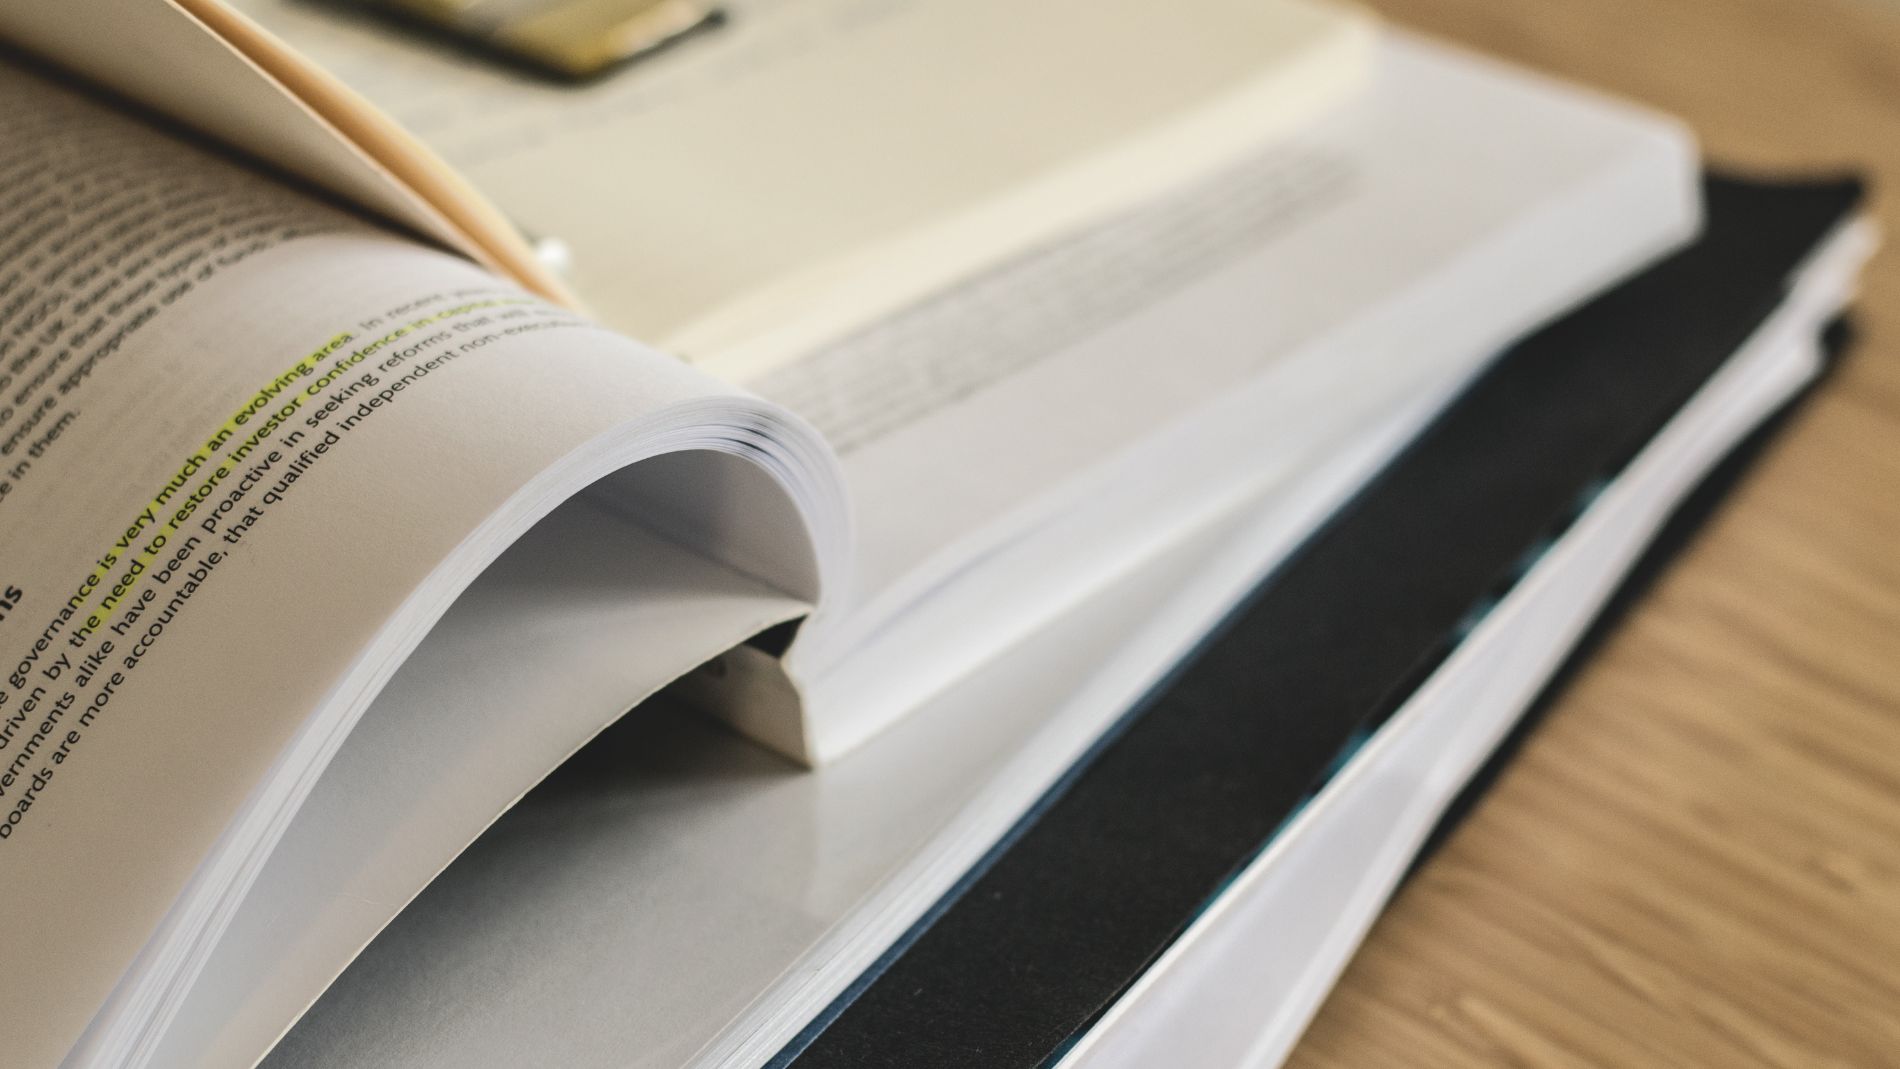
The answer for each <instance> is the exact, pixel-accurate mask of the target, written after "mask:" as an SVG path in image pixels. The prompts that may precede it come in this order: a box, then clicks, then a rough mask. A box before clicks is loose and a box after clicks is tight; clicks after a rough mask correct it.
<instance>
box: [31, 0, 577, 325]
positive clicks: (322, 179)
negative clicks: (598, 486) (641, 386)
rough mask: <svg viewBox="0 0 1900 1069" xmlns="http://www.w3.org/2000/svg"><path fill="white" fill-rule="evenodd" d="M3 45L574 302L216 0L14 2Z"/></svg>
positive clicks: (503, 223)
mask: <svg viewBox="0 0 1900 1069" xmlns="http://www.w3.org/2000/svg"><path fill="white" fill-rule="evenodd" d="M0 42H6V43H10V44H13V45H15V46H17V47H19V48H22V49H24V50H25V51H27V52H29V53H31V54H32V55H34V56H35V57H36V58H38V59H40V60H43V61H45V62H48V63H51V64H53V65H55V66H58V67H60V68H63V69H65V70H67V71H70V72H72V73H74V74H77V75H78V76H80V77H82V78H84V79H86V80H87V81H89V82H90V83H92V84H94V85H97V86H99V87H101V88H103V89H106V90H108V91H110V92H113V93H117V94H120V95H122V96H124V97H126V98H127V99H129V100H131V101H133V102H135V103H137V104H138V105H140V106H142V107H146V108H150V109H152V110H154V111H157V112H159V113H161V114H163V115H166V116H167V117H169V118H172V119H174V120H176V121H178V122H181V123H183V124H185V125H186V126H189V127H191V128H192V129H194V130H197V131H199V132H201V133H204V134H207V135H209V136H211V137H213V138H216V139H218V140H220V141H222V142H223V143H224V144H225V145H226V146H227V147H228V148H231V149H233V150H235V151H238V152H242V153H244V154H246V155H248V156H251V157H253V158H256V159H258V160H262V161H264V162H266V163H268V164H270V165H272V166H274V167H278V168H281V169H282V170H284V171H285V172H286V173H288V174H291V175H294V176H295V177H297V178H299V179H301V180H303V181H306V182H309V183H310V184H312V185H314V186H317V187H318V188H320V189H324V190H327V191H329V192H331V193H333V194H336V195H337V196H340V197H342V198H344V199H345V200H348V201H349V202H350V203H352V204H354V205H356V206H357V207H359V208H361V209H363V210H364V211H366V212H369V213H371V214H373V215H376V216H378V217H380V218H382V219H386V220H388V221H390V222H392V223H395V224H397V225H399V226H403V227H406V228H408V229H409V230H411V231H412V232H414V233H416V234H418V235H420V236H422V237H425V238H428V239H430V240H433V241H435V242H438V243H440V244H441V245H442V246H443V247H445V248H449V249H454V250H456V251H457V252H460V253H462V254H463V255H465V256H468V257H469V258H470V259H473V260H475V261H476V262H477V263H480V264H483V265H484V266H487V267H489V268H491V269H494V270H496V271H499V272H502V273H505V274H507V275H508V276H509V277H511V278H513V279H515V280H516V281H519V282H520V283H521V284H522V285H524V286H526V287H527V288H529V289H531V290H533V291H534V292H536V293H539V294H541V295H542V296H544V297H548V298H549V299H551V300H554V301H556V302H558V303H563V304H572V303H574V302H573V297H572V295H571V294H569V293H568V291H567V288H566V286H565V285H564V284H563V283H562V282H561V281H560V279H559V278H558V277H556V276H555V275H554V273H553V272H552V271H551V270H550V269H548V268H547V266H546V265H544V264H542V263H541V262H540V261H539V260H538V259H537V258H536V257H535V256H534V254H533V253H532V252H531V251H530V250H529V248H528V246H527V243H526V242H524V241H523V240H522V238H521V235H520V233H519V232H518V231H517V230H516V229H515V227H514V226H513V225H512V224H511V223H509V222H508V221H507V220H506V219H505V218H504V217H502V216H501V215H500V214H499V213H498V212H497V211H496V210H495V209H494V208H493V206H491V205H490V204H489V203H488V202H487V201H486V200H484V199H483V198H482V197H481V196H480V195H479V194H477V193H476V192H475V191H474V190H473V189H470V188H469V187H468V186H467V184H466V183H465V182H463V181H462V180H461V178H460V177H459V176H457V175H456V174H455V173H454V172H453V171H451V170H450V169H449V168H448V167H447V166H446V165H444V164H443V163H442V162H441V161H440V160H439V159H437V158H436V157H435V155H434V154H433V153H431V152H429V151H428V149H427V148H425V147H424V146H423V145H422V144H421V143H420V142H418V141H416V140H415V139H414V138H413V137H410V136H409V135H408V134H407V133H405V132H404V131H403V130H402V129H401V128H400V127H397V126H396V125H395V124H394V123H392V122H390V121H389V120H388V119H387V118H386V117H384V116H383V114H382V113H381V112H379V111H377V110H376V109H375V108H373V107H370V106H369V105H367V104H366V103H364V102H363V101H362V100H361V98H359V97H357V96H356V95H355V94H353V93H351V92H350V91H349V90H348V89H347V88H345V87H344V86H343V85H342V84H341V83H339V82H337V81H336V80H335V79H334V78H331V77H330V76H329V75H327V74H326V73H325V72H323V71H322V70H321V69H319V68H317V67H315V66H314V65H312V64H311V63H309V62H308V61H307V60H305V59H304V58H303V57H301V56H300V55H298V54H296V53H295V52H293V51H291V50H289V49H286V48H284V47H282V45H281V44H280V43H279V42H277V41H276V40H275V39H274V38H272V37H270V35H268V34H265V33H262V32H261V31H259V30H258V29H257V27H256V26H255V25H253V24H252V23H251V22H250V21H249V20H248V19H245V18H243V16H241V15H238V14H237V13H236V12H234V11H232V10H231V9H230V8H228V7H226V6H225V5H224V4H222V3H220V2H219V0H65V2H63V3H60V4H57V5H42V4H16V5H11V6H8V7H5V8H0Z"/></svg>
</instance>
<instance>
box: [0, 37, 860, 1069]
mask: <svg viewBox="0 0 1900 1069" xmlns="http://www.w3.org/2000/svg"><path fill="white" fill-rule="evenodd" d="M0 144H5V145H6V146H7V147H8V150H9V151H8V153H7V154H6V155H5V157H4V158H3V159H0V234H4V235H5V241H6V245H7V247H6V248H5V249H4V250H3V251H0V265H3V266H4V273H3V274H0V380H4V383H5V386H4V402H3V403H0V606H3V607H0V653H3V657H0V659H3V660H4V664H5V669H4V675H3V676H0V888H4V894H5V896H6V899H7V901H8V904H9V908H10V909H11V910H14V911H17V915H19V916H22V917H26V916H31V917H35V918H39V919H40V920H41V922H42V923H38V924H34V925H9V926H7V927H6V928H5V930H4V931H0V998H4V999H5V1000H6V1002H7V1003H8V1005H9V1006H10V1012H9V1020H10V1022H11V1023H10V1027H9V1035H8V1040H7V1059H8V1061H9V1064H18V1065H52V1064H57V1063H59V1062H61V1060H62V1059H66V1060H67V1061H68V1063H69V1064H112V1065H119V1064H128V1063H136V1062H138V1061H139V1060H141V1059H142V1058H143V1057H144V1054H145V1053H146V1052H149V1050H150V1049H151V1048H152V1045H153V1044H154V1043H155V1042H156V1041H157V1039H158V1037H159V1035H160V1033H161V1032H162V1031H163V1028H164V1025H165V1022H166V1021H167V1020H168V1018H169V1015H170V1014H171V1012H172V1011H173V1010H174V1009H175V1007H176V1006H177V1005H178V1003H179V1001H180V1000H181V999H182V998H183V996H184V994H185V992H186V991H187V990H188V989H189V987H190V986H191V984H192V982H193V980H194V977H195V976H196V974H197V972H198V970H199V968H200V967H201V966H202V964H203V962H204V961H205V959H206V957H207V955H208V954H209V953H210V952H211V950H212V948H213V947H214V946H215V945H216V943H217V942H218V940H219V938H220V936H221V934H222V932H223V931H224V929H225V927H226V926H227V925H228V923H229V921H230V919H231V917H232V915H233V913H234V911H235V910H236V908H237V906H238V904H239V903H240V902H241V901H242V900H243V898H244V897H245V894H246V890H247V888H248V887H249V886H250V885H251V883H252V882H253V880H254V879H255V878H256V876H257V874H258V873H259V871H260V870H261V869H262V867H263V865H264V863H265V861H266V860H267V859H268V858H269V857H270V855H271V853H272V850H273V847H274V846H275V844H277V843H278V842H279V840H280V839H282V837H283V836H284V835H285V833H286V830H287V829H288V828H290V827H292V826H293V822H294V820H295V818H297V817H298V816H299V813H300V810H301V809H302V808H303V803H304V802H305V800H306V799H307V798H309V797H310V796H311V792H312V790H313V788H315V787H317V786H318V785H319V784H320V783H321V782H323V781H324V779H325V777H326V773H325V769H326V766H328V765H329V764H330V763H331V761H332V758H333V757H334V756H335V755H336V754H337V753H338V752H339V748H341V747H344V746H345V745H346V744H347V742H348V741H349V740H350V739H351V738H352V737H354V736H355V734H356V732H358V731H361V730H368V729H367V728H366V727H365V726H364V725H365V724H369V725H372V726H373V727H374V729H375V730H374V732H373V734H372V735H371V736H369V737H371V738H373V739H374V740H375V741H376V744H377V745H378V746H379V747H380V750H381V753H382V754H383V755H384V756H386V757H388V758H389V760H388V761H387V762H385V763H382V764H377V763H376V762H375V761H369V762H367V763H364V762H358V763H355V764H353V765H350V766H349V770H350V771H352V772H353V773H354V774H355V778H353V779H352V780H350V781H349V783H348V787H349V789H350V790H351V791H353V792H354V797H355V798H356V799H358V800H362V799H369V800H372V801H378V802H379V803H380V804H378V805H374V806H371V807H370V808H369V809H368V810H367V811H366V812H367V813H368V815H367V817H365V818H364V819H365V820H368V821H383V822H386V829H387V831H388V835H387V836H385V837H383V839H382V840H381V842H380V845H379V847H378V848H379V849H382V850H384V851H386V852H387V853H386V855H377V858H378V860H381V859H383V858H384V857H386V856H396V859H397V860H400V861H401V862H402V863H403V864H406V865H408V866H410V867H408V868H404V869H401V871H402V872H403V873H404V876H403V880H402V881H398V882H399V883H400V882H404V881H406V882H407V883H409V884H413V886H404V887H400V888H397V887H392V888H390V889H388V890H386V892H385V893H386V894H387V895H389V896H391V898H392V900H394V901H396V903H397V904H398V905H399V904H400V899H401V898H402V897H403V896H405V895H408V894H413V893H414V892H415V890H417V889H419V887H420V885H421V881H425V880H426V879H427V878H428V876H430V875H432V874H433V871H434V869H435V868H439V867H440V865H441V864H443V863H445V862H446V859H447V858H448V857H451V856H453V854H454V852H455V851H457V850H459V849H460V847H461V846H462V845H464V844H465V843H466V842H467V841H469V839H471V838H472V837H473V836H474V835H475V834H476V833H478V832H479V831H480V829H481V827H482V826H483V825H485V824H486V823H487V822H488V821H490V820H492V819H493V818H494V816H496V815H497V814H498V813H500V812H501V811H502V810H503V809H505V808H506V807H507V806H508V805H510V804H512V802H513V801H514V800H515V799H516V798H517V797H519V796H520V794H521V793H522V792H523V791H525V790H526V789H527V788H528V787H529V786H531V785H532V784H533V783H534V782H535V781H536V780H538V779H539V778H540V777H541V776H542V775H544V774H545V773H546V772H547V771H548V770H549V769H550V768H552V767H553V766H554V764H556V763H557V762H558V761H559V760H560V759H561V758H562V757H563V756H564V755H565V754H566V753H568V752H571V751H572V750H573V749H574V748H575V747H577V746H578V745H580V743H581V742H583V741H584V740H585V739H586V738H587V737H589V736H590V735H592V734H593V733H595V732H597V731H598V730H600V728H602V727H603V726H605V725H606V724H607V723H608V722H610V721H611V720H612V719H614V718H615V717H616V716H618V715H619V714H620V713H621V712H622V711H624V710H625V709H626V708H627V707H628V706H629V705H631V704H632V703H633V702H635V701H637V700H638V699H640V698H641V697H642V696H644V694H645V693H647V692H650V691H651V690H653V689H655V688H657V687H659V686H661V685H663V684H665V683H666V682H668V681H669V680H671V679H672V678H674V677H676V676H678V675H680V674H682V673H684V672H686V671H688V670H690V669H691V668H693V667H694V666H695V665H697V664H699V663H700V662H702V661H704V660H705V659H706V658H708V657H710V656H712V655H714V654H716V653H718V652H719V651H721V650H723V649H725V648H726V647H729V646H731V645H733V644H735V643H739V642H742V641H744V640H746V639H747V638H748V636H750V635H753V634H755V633H757V632H759V631H761V630H764V629H767V628H770V627H773V626H775V625H778V624H781V623H784V622H786V621H790V620H794V619H796V618H798V617H800V616H803V615H805V614H807V613H809V612H810V611H811V610H812V608H813V606H815V605H816V604H817V602H818V600H819V598H820V596H821V593H822V591H823V589H824V586H825V584H826V580H827V577H828V576H829V575H831V574H833V573H835V572H836V571H837V568H838V564H839V561H840V557H841V555H842V554H843V553H844V551H845V538H844V522H843V507H842V493H841V491H840V489H839V483H838V479H837V476H836V474H835V472H834V467H833V464H832V461H831V460H830V457H829V455H828V453H827V452H826V451H825V449H824V447H823V446H822V444H821V443H820V442H819V441H818V439H817V438H816V436H815V435H814V434H812V433H811V432H810V431H808V430H807V429H806V428H805V427H804V425H803V424H802V423H800V422H798V421H797V420H796V419H794V418H792V417H790V416H789V415H787V414H785V413H784V412H783V411H781V410H779V409H777V408H775V407H773V406H771V405H769V404H767V403H765V402H763V401H760V400H758V399H756V398H752V397H749V396H747V395H744V394H742V393H740V392H738V391H736V390H734V389H733V388H731V387H728V386H725V385H722V384H720V383H717V382H715V381H714V380H712V379H710V378H707V377H705V376H703V375H701V374H699V373H697V372H695V371H693V370H692V369H690V368H687V367H685V366H684V365H682V364H680V363H679V362H678V361H675V360H673V359H670V358H668V357H664V356H662V355H659V354H657V353H655V352H652V351H651V350H648V349H645V348H642V347H640V346H638V345H635V344H633V343H631V342H628V341H626V340H624V339H621V338H619V337H617V336H615V335H613V334H611V333H609V332H607V331H605V330H602V329H600V328H599V327H597V326H595V325H594V324H592V323H591V322H589V321H587V320H585V319H583V318H581V317H579V316H577V315H575V314H574V313H572V312H569V311H566V310H564V309H560V308H557V307H554V306H552V305H550V304H548V303H546V302H545V301H543V300H541V299H540V298H538V297H535V296H533V295H531V294H528V293H526V292H525V291H523V290H522V289H520V288H519V287H518V286H516V285H515V284H513V283H510V282H505V281H502V280H501V279H499V278H497V277H495V276H494V275H491V274H489V273H488V272H486V271H484V270H482V269H480V268H478V267H477V266H475V265H474V264H471V263H469V262H468V261H466V260H464V259H460V258H457V257H454V256H450V255H448V254H446V253H443V252H441V251H437V250H434V249H430V248H426V247H423V246H421V245H418V244H416V243H414V242H413V241H411V240H408V239H405V238H400V237H397V236H395V235H392V234H390V233H388V232H385V231H383V230H381V229H379V228H378V227H376V226H374V225H372V224H370V223H368V222H365V221H364V220H362V219H360V218H359V217H357V216H355V215H353V214H350V213H349V212H347V211H345V210H343V209H341V208H338V207H335V206H333V205H331V204H329V203H326V202H322V201H319V200H317V199H314V198H312V197H310V196H308V195H306V194H304V193H302V192H299V191H297V190H294V189H292V188H290V187H288V186H285V185H282V184H279V183H278V182H276V181H274V180H273V179H271V178H270V177H268V176H265V175H263V174H260V173H258V172H255V171H252V170H250V169H248V168H247V167H245V166H242V165H240V164H237V163H234V162H232V161H229V160H226V159H224V158H222V157H219V156H217V155H215V154H213V153H211V152H208V151H206V150H205V149H204V148H202V147H200V146H199V145H196V144H194V143H192V142H191V141H189V140H186V139H182V138H180V137H178V136H175V135H173V134H171V133H168V132H166V131H163V130H160V129H158V128H155V127H153V126H150V125H147V124H145V123H143V122H140V121H139V120H137V119H135V118H132V117H130V116H128V115H125V114H123V113H121V112H119V111H117V110H115V109H113V108H112V107H111V106H109V105H107V104H104V103H102V102H100V101H99V100H95V99H93V98H90V97H87V96H85V95H82V94H80V93H78V92H75V91H72V90H68V89H65V88H61V87H59V86H57V85H55V84H54V83H52V82H50V81H48V80H46V79H45V78H44V77H42V76H41V75H40V74H38V73H36V72H34V71H32V70H30V69H28V68H26V67H24V66H21V65H18V64H13V63H0ZM531 531H532V532H533V534H532V537H531V538H530V539H529V541H527V542H525V543H522V544H521V545H520V546H518V547H517V548H516V550H515V551H513V552H512V553H510V555H509V556H508V557H507V559H506V560H504V561H503V563H504V567H503V568H502V569H501V570H500V571H498V572H497V571H493V570H492V569H491V565H493V564H494V562H496V561H497V560H498V559H499V558H502V557H503V555H504V553H509V547H510V546H512V545H515V544H516V543H517V542H518V541H519V540H520V539H522V536H523V535H524V534H527V533H529V532H531ZM485 573H488V575H489V577H488V578H486V579H479V582H480V584H481V585H480V586H479V589H478V591H477V596H474V597H473V598H472V600H470V599H465V600H466V604H462V603H461V602H458V598H460V596H461V595H463V593H464V591H466V590H467V589H468V588H469V587H470V586H471V584H476V583H478V577H483V576H484V574H485ZM615 599H619V600H615ZM457 605H460V606H461V607H460V608H459V609H456V610H453V612H454V613H455V616H454V619H455V621H456V622H457V625H458V626H460V627H461V628H462V629H463V631H462V633H464V634H467V633H471V630H470V629H471V628H472V633H474V634H476V635H478V636H480V635H487V636H489V637H490V638H494V637H495V636H500V640H499V641H490V642H487V643H486V644H484V643H483V642H481V641H477V642H473V643H464V644H463V645H461V646H459V647H456V649H457V650H458V651H459V652H458V653H457V654H456V655H455V656H454V657H450V658H447V659H446V660H444V659H441V658H438V659H437V660H436V661H434V662H426V661H425V662H424V663H431V664H433V665H434V668H433V669H432V670H433V671H434V672H435V673H436V674H437V676H438V677H440V678H441V679H446V680H448V681H450V682H455V681H458V680H474V679H487V680H490V681H492V687H495V688H500V687H505V686H519V685H520V681H521V680H523V679H539V680H540V681H541V685H542V686H544V687H547V688H554V687H560V686H563V685H564V684H565V683H566V682H568V681H567V680H566V679H564V678H563V677H561V676H560V675H558V674H554V675H552V676H550V674H548V673H546V672H542V671H540V669H541V668H542V667H544V664H542V663H538V662H541V661H544V660H545V659H546V658H557V659H558V657H557V655H558V653H559V651H560V650H562V649H563V648H566V647H569V646H572V647H575V648H585V649H588V650H590V651H594V652H596V653H598V651H599V650H601V649H602V648H603V644H609V645H612V646H614V647H615V648H617V649H620V650H622V651H623V652H622V653H621V654H620V659H619V661H618V663H616V664H614V665H613V667H612V670H611V671H610V672H606V673H605V674H604V675H602V676H600V677H598V678H597V679H595V680H594V684H595V685H592V686H590V687H589V688H584V689H583V690H582V691H581V692H579V693H581V694H582V697H583V699H584V700H577V701H575V702H571V703H568V704H569V707H570V708H569V709H568V711H567V712H565V713H564V714H563V715H562V716H560V717H554V716H547V715H546V714H543V716H542V717H540V718H534V719H529V718H525V717H523V716H520V715H516V716H512V717H511V716H508V715H506V714H507V713H508V710H507V709H505V708H504V709H501V710H499V711H498V712H497V713H496V715H493V716H486V717H484V718H475V717H470V718H467V719H464V720H458V719H457V717H458V716H459V715H460V710H459V709H458V708H457V707H456V705H455V703H453V702H447V701H434V700H425V701H417V700H408V701H406V702H405V701H398V702H395V703H393V704H392V703H381V702H378V701H377V698H378V695H379V693H380V692H382V691H383V690H384V688H385V687H386V685H387V684H388V683H389V681H390V680H391V678H392V676H393V675H394V674H395V673H396V672H397V669H398V668H399V666H401V665H403V663H404V662H405V660H407V659H408V658H409V657H410V655H411V653H412V652H413V651H415V650H416V649H417V648H418V646H420V645H423V644H424V643H425V639H426V638H427V637H428V636H430V635H431V633H432V630H435V629H436V628H437V624H438V622H439V621H442V620H443V619H444V616H445V614H447V613H451V612H452V609H451V607H452V606H457ZM661 605H665V606H668V607H670V610H671V611H668V612H665V613H664V614H661V613H659V612H656V611H651V610H653V609H654V608H655V607H656V606H661ZM662 616H663V618H662ZM530 625H531V626H530ZM483 673H487V674H486V675H484V674H483ZM603 681H604V684H603ZM605 684H611V685H605ZM410 693H412V694H413V693H414V692H413V691H411V692H410ZM445 693H449V694H455V693H458V692H456V691H454V690H453V688H450V689H449V690H448V691H446V692H445ZM463 693H465V692H463ZM373 703H374V707H372V705H373ZM543 708H545V705H544V706H543ZM787 730H788V731H790V732H793V733H795V732H796V727H795V726H793V727H791V728H788V729H787ZM425 774H426V776H427V777H428V778H429V780H430V781H431V784H432V787H431V789H430V790H429V791H424V792H420V793H414V792H412V793H411V794H408V795H404V794H403V793H402V792H401V791H400V790H398V789H397V788H398V787H401V786H403V784H402V783H400V782H397V781H399V780H400V779H401V778H403V777H412V778H417V779H419V778H421V777H423V776H424V775H425ZM346 808H347V807H346ZM332 830H334V829H332ZM392 863H393V862H392ZM431 866H433V868H432V867H431ZM391 871H395V870H391ZM393 908H394V907H392V909H393Z"/></svg>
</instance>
